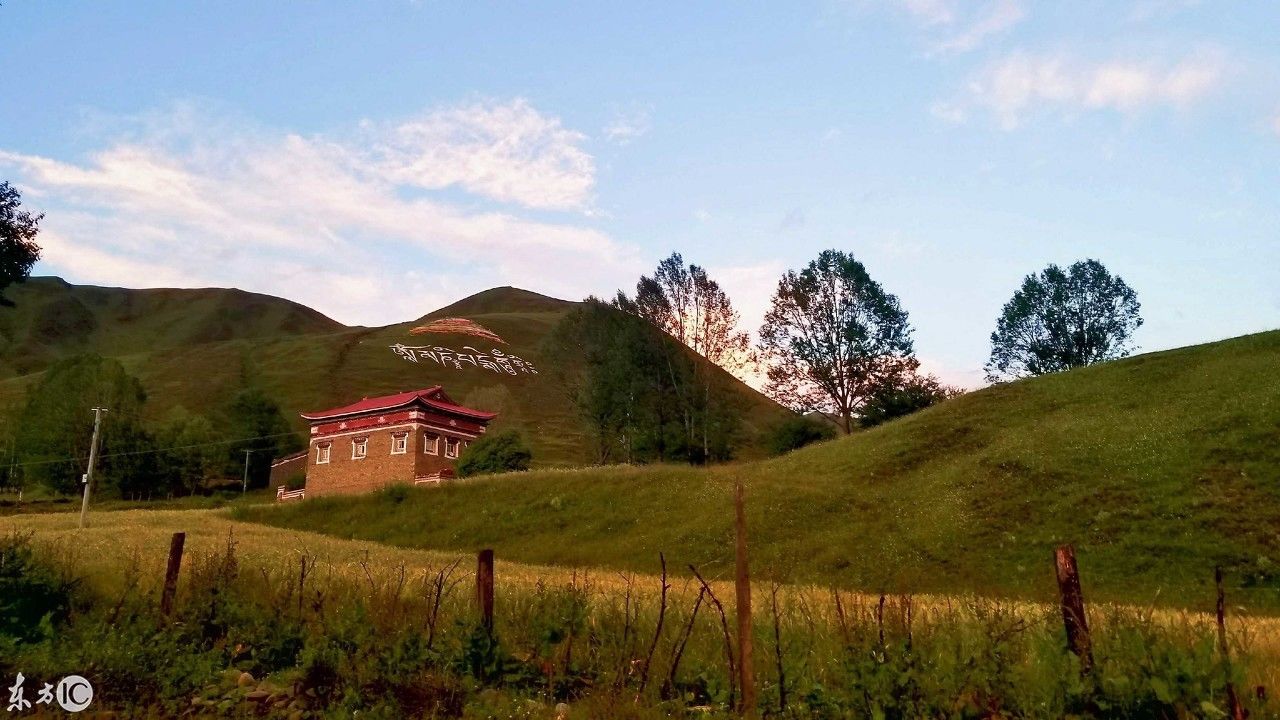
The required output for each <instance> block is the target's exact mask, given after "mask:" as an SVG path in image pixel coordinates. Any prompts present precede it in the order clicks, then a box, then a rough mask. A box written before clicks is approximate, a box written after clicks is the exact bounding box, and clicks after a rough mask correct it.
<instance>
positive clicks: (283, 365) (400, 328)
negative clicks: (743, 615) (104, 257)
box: [0, 278, 786, 466]
mask: <svg viewBox="0 0 1280 720" xmlns="http://www.w3.org/2000/svg"><path fill="white" fill-rule="evenodd" d="M10 294H11V296H12V298H13V299H14V300H15V302H16V303H17V307H16V308H0V406H3V407H10V408H16V407H19V406H21V404H22V399H23V397H24V393H25V390H26V388H27V387H28V386H30V384H31V383H33V382H35V381H36V380H37V379H38V378H39V373H40V372H42V371H43V370H44V369H45V368H46V367H48V365H49V364H50V363H52V362H54V361H56V360H57V359H59V358H62V357H66V356H69V355H72V354H75V353H78V352H96V353H99V354H101V355H106V356H110V357H115V358H118V359H119V360H120V361H121V362H122V363H123V364H124V365H125V367H126V368H127V369H128V370H129V371H130V372H131V373H132V374H134V375H135V376H137V377H138V378H139V379H140V380H141V381H142V383H143V386H144V387H145V388H146V390H147V393H148V402H147V407H146V412H147V414H148V415H149V416H150V417H152V418H153V419H159V418H162V417H164V416H165V414H166V413H168V412H169V411H170V410H171V409H172V408H174V407H182V408H185V409H186V410H188V411H190V412H195V413H202V414H208V415H213V416H215V417H216V416H217V415H218V413H219V412H221V411H222V408H224V407H225V406H226V401H227V399H228V398H230V397H233V396H234V395H235V393H236V392H237V391H238V390H240V389H241V388H244V387H246V386H248V385H250V384H254V385H258V386H261V387H262V388H264V389H265V390H266V391H267V393H268V394H269V395H271V396H272V397H273V398H274V399H275V400H276V401H277V402H279V403H280V404H281V406H282V407H283V409H284V411H285V413H286V415H287V416H288V417H289V419H290V420H291V421H292V422H293V423H294V426H295V427H296V428H298V429H299V430H302V429H303V423H302V421H301V419H300V418H298V413H300V412H304V411H307V410H318V409H324V408H328V407H334V406H337V405H343V404H347V403H349V402H352V401H353V400H358V399H360V398H361V397H366V396H373V395H380V394H385V393H394V392H401V391H404V390H409V389H412V388H419V387H427V386H430V385H435V384H441V385H444V386H445V388H446V389H447V390H448V392H449V394H450V396H452V397H453V398H454V399H455V400H457V401H459V402H461V403H463V404H466V405H472V406H475V407H479V408H483V409H486V410H493V411H496V412H498V413H500V415H499V418H498V420H497V421H496V422H495V424H494V427H495V429H502V428H516V429H520V430H522V431H523V432H524V434H525V435H526V437H527V438H528V439H529V441H530V444H531V445H532V447H533V451H534V462H535V464H537V465H541V466H548V465H568V464H579V463H582V462H584V461H586V460H587V459H588V457H587V450H586V446H587V444H586V442H585V441H584V435H585V428H584V427H583V426H582V423H581V421H580V419H579V418H578V416H577V414H576V413H575V411H574V409H573V408H572V407H571V406H570V405H569V404H568V402H567V394H566V393H565V392H564V390H563V388H562V387H561V386H559V385H558V384H557V383H556V381H555V380H554V379H553V377H552V374H548V373H540V374H537V375H530V374H519V375H508V374H506V373H493V372H490V371H486V370H483V369H479V368H475V367H467V366H464V368H463V369H457V368H446V367H443V366H441V365H440V364H437V363H435V362H432V361H430V360H426V359H424V360H421V361H420V362H417V363H413V362H409V361H407V360H405V359H404V358H402V357H400V356H398V355H396V354H395V353H394V352H393V351H392V350H391V346H392V345H395V344H397V343H402V344H404V345H412V346H434V345H441V346H445V347H451V348H453V349H454V350H462V348H463V346H466V345H471V346H475V347H476V348H477V349H479V350H480V351H482V352H489V351H491V350H492V349H493V348H494V347H495V344H494V343H487V344H486V341H481V340H480V339H478V338H476V337H473V336H468V335H453V334H444V335H442V334H432V335H412V334H410V332H409V331H410V330H411V329H412V328H414V327H417V326H419V325H421V324H423V323H424V322H426V321H428V320H432V319H438V318H444V317H463V318H466V319H469V320H472V321H473V322H476V323H479V324H480V325H483V326H484V327H486V328H488V329H490V330H492V331H493V332H495V333H497V334H498V335H499V336H500V337H502V338H503V340H505V341H506V343H507V344H505V345H502V344H498V345H496V347H498V348H500V349H501V351H502V352H505V353H507V354H513V355H518V356H520V357H522V358H524V359H525V360H528V361H530V362H531V363H533V365H534V366H535V367H538V368H544V369H546V368H549V367H550V366H551V364H552V363H556V362H559V361H560V360H561V359H560V358H553V357H543V356H542V354H541V349H540V346H541V342H542V339H543V337H544V336H545V335H546V333H547V332H549V331H550V330H551V329H552V328H553V327H554V326H555V325H556V323H557V322H559V320H560V319H561V318H562V317H563V316H564V314H565V313H566V312H568V310H569V309H571V308H572V307H574V306H575V303H572V302H568V301H564V300H557V299H555V298H550V297H546V296H543V295H539V294H537V293H533V292H529V291H527V290H520V289H517V288H512V287H502V288H494V289H491V290H486V291H484V292H481V293H478V294H476V295H472V296H471V297H468V298H465V299H463V300H459V301H458V302H456V303H453V304H452V305H449V306H448V307H445V308H441V309H439V310H436V311H433V312H430V313H428V314H427V315H425V316H424V317H423V318H421V319H419V320H415V321H412V322H405V323H399V324H395V325H388V326H385V327H377V328H364V327H347V326H344V325H342V324H341V323H338V322H336V321H334V320H331V319H329V318H327V317H325V316H323V315H321V314H320V313H318V312H315V311H314V310H311V309H310V308H307V307H304V306H302V305H299V304H297V303H293V302H290V301H288V300H283V299H280V298H275V297H271V296H267V295H258V294H254V293H247V292H244V291H240V290H223V289H200V290H175V289H163V290H130V289H122V288H100V287H88V286H76V285H69V284H67V283H66V282H64V281H62V280H60V279H58V278H33V279H31V280H30V281H28V282H27V283H25V284H23V285H19V286H16V287H15V288H14V289H12V290H11V291H10ZM737 387H738V389H739V390H740V392H741V397H742V398H743V402H744V404H745V406H746V407H747V422H746V425H747V428H746V429H747V437H748V438H749V439H750V438H754V437H755V436H756V435H757V434H758V433H759V431H760V429H761V428H763V427H764V426H766V425H767V424H770V423H772V422H775V421H777V420H779V419H781V418H783V417H784V416H785V415H786V411H785V410H783V409H782V408H781V407H779V406H778V405H776V404H775V403H773V402H772V401H770V400H769V399H767V398H765V397H764V396H763V395H760V394H759V393H757V392H755V391H754V390H751V389H750V388H748V387H747V386H745V385H742V384H741V383H737ZM756 447H757V444H756V443H749V444H748V445H747V446H746V447H745V448H744V450H743V453H744V455H745V456H747V457H751V456H753V455H754V456H756V457H758V456H760V454H761V453H760V452H759V451H758V450H757V449H756Z"/></svg>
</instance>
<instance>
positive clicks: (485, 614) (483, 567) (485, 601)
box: [476, 548, 493, 632]
mask: <svg viewBox="0 0 1280 720" xmlns="http://www.w3.org/2000/svg"><path fill="white" fill-rule="evenodd" d="M476 604H477V605H479V606H480V622H481V623H483V624H484V628H485V630H488V631H489V632H493V550H490V549H488V548H486V549H484V550H481V551H480V553H479V555H478V556H477V557H476Z"/></svg>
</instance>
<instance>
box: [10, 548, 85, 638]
mask: <svg viewBox="0 0 1280 720" xmlns="http://www.w3.org/2000/svg"><path fill="white" fill-rule="evenodd" d="M75 588H76V582H75V581H74V580H71V579H69V578H67V577H65V576H64V575H63V574H62V573H60V572H59V571H58V570H57V569H56V568H54V567H52V566H50V565H49V564H48V563H45V562H41V561H39V560H38V559H37V558H36V557H35V553H34V552H33V550H32V547H31V536H30V535H29V534H18V533H17V532H13V533H10V534H8V535H5V536H2V537H0V650H2V649H4V647H5V644H6V643H13V642H18V643H24V642H34V641H38V640H40V639H42V638H44V637H47V636H49V635H50V634H51V633H52V630H53V628H54V627H55V626H58V625H62V624H63V623H65V622H66V621H67V619H68V617H69V616H70V613H71V606H72V600H73V594H74V591H75Z"/></svg>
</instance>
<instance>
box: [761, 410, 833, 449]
mask: <svg viewBox="0 0 1280 720" xmlns="http://www.w3.org/2000/svg"><path fill="white" fill-rule="evenodd" d="M835 436H836V428H835V425H833V424H831V423H830V422H827V421H826V420H822V419H815V418H812V417H806V416H804V415H796V416H794V417H790V418H787V419H786V420H783V421H782V422H780V423H778V424H776V425H774V426H773V427H772V428H770V430H769V433H768V435H766V436H765V442H766V443H767V444H768V446H769V454H770V455H783V454H785V453H789V452H791V451H792V450H799V449H800V448H802V447H804V446H806V445H811V444H813V443H816V442H822V441H823V440H830V439H832V438H834V437H835Z"/></svg>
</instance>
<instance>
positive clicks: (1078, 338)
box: [986, 260, 1142, 382]
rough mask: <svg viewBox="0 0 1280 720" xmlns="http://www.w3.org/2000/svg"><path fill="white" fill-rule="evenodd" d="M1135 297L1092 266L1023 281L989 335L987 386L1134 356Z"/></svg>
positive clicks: (1050, 270) (1053, 269)
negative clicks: (991, 383)
mask: <svg viewBox="0 0 1280 720" xmlns="http://www.w3.org/2000/svg"><path fill="white" fill-rule="evenodd" d="M1140 307H1141V306H1140V305H1139V304H1138V295H1137V293H1135V292H1134V291H1133V288H1131V287H1129V286H1128V285H1127V284H1126V283H1125V281H1124V280H1123V279H1121V278H1120V277H1119V276H1118V275H1112V274H1111V273H1110V272H1109V271H1108V270H1107V268H1106V267H1105V266H1104V265H1103V264H1102V263H1100V262H1098V261H1097V260H1081V261H1079V262H1076V263H1074V264H1072V265H1071V267H1069V268H1067V269H1066V270H1063V269H1062V268H1060V267H1058V266H1057V265H1050V266H1048V267H1046V268H1045V269H1044V270H1042V271H1040V272H1039V273H1036V274H1034V275H1028V276H1027V277H1026V278H1025V279H1023V281H1022V287H1020V288H1019V289H1018V291H1017V292H1015V293H1014V294H1013V298H1012V299H1010V300H1009V302H1007V303H1005V306H1004V309H1003V310H1002V311H1001V313H1000V319H999V320H997V321H996V330H995V332H993V333H991V358H990V359H989V360H988V361H987V364H986V371H987V379H988V380H989V381H991V382H999V381H1001V380H1010V379H1015V378H1019V377H1025V376H1028V375H1044V374H1046V373H1051V372H1058V371H1059V370H1070V369H1072V368H1078V367H1084V366H1085V365H1092V364H1094V363H1099V362H1103V361H1105V360H1114V359H1115V358H1120V357H1124V356H1126V355H1128V354H1129V353H1130V352H1132V351H1133V344H1132V339H1133V333H1134V331H1136V330H1137V329H1138V328H1139V327H1141V325H1142V318H1141V317H1140V316H1139V314H1138V311H1139V309H1140Z"/></svg>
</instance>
